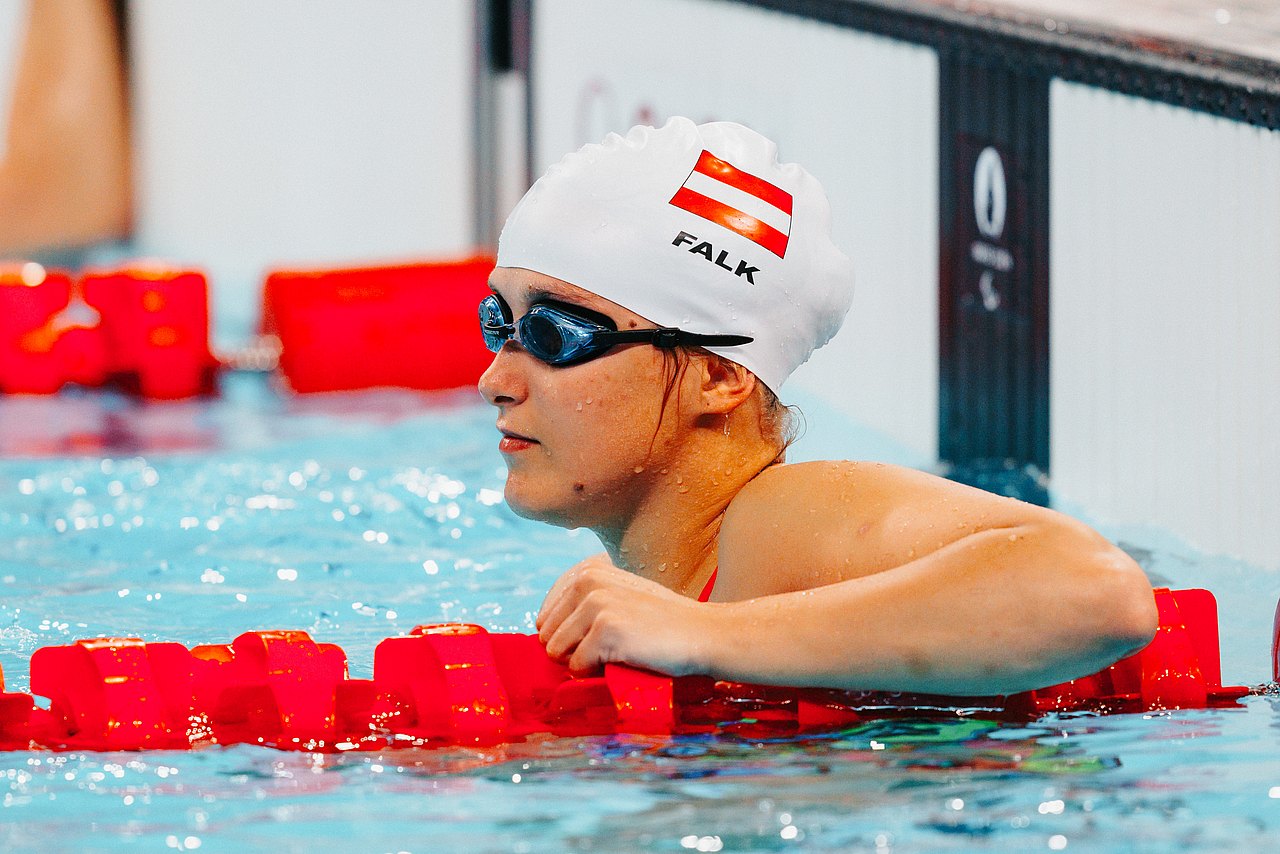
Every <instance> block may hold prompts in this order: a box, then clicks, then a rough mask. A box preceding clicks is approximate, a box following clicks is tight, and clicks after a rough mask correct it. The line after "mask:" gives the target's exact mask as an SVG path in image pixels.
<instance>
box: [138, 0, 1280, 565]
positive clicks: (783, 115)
mask: <svg viewBox="0 0 1280 854" xmlns="http://www.w3.org/2000/svg"><path fill="white" fill-rule="evenodd" d="M1197 2H1198V0H1187V3H1186V4H1185V5H1186V6H1188V8H1190V7H1191V6H1196V7H1197V8H1199V6H1204V7H1205V10H1208V11H1207V12H1206V14H1208V15H1209V16H1210V18H1212V17H1213V15H1214V14H1217V13H1220V12H1221V11H1222V10H1218V12H1217V13H1215V11H1214V9H1212V8H1210V6H1211V5H1212V4H1204V3H1199V4H1198V5H1197ZM969 5H970V4H965V3H961V2H959V0H956V2H951V1H950V0H946V2H932V3H925V2H917V0H894V2H888V0H807V2H803V3H794V2H781V0H778V2H773V1H772V0H650V2H646V3H643V4H636V3H626V2H621V0H590V2H588V0H510V2H498V0H446V2H441V3H433V4H431V8H430V10H429V11H427V10H426V7H425V6H422V5H421V4H414V3H387V4H380V5H379V6H378V9H377V10H363V9H362V10H361V11H360V12H359V13H356V12H354V11H353V10H352V9H353V7H350V6H348V5H345V4H342V3H338V2H331V0H327V2H325V3H324V4H322V6H321V8H320V9H316V8H315V7H314V5H308V4H302V3H297V2H282V3H279V4H273V5H272V7H271V8H270V9H268V10H263V9H261V8H258V7H257V6H256V5H253V4H249V3H247V2H245V0H237V2H230V3H222V4H216V3H204V4H170V3H164V2H157V0H134V2H131V3H130V4H129V9H130V20H131V24H132V37H131V40H132V57H133V59H132V71H133V90H134V108H135V116H134V119H135V125H136V127H137V132H138V133H137V137H138V152H137V154H138V164H137V174H138V178H137V181H138V187H139V217H138V231H137V244H138V248H139V249H141V250H142V251H144V252H153V253H156V254H161V255H164V256H167V257H170V258H175V259H176V260H182V261H195V262H197V263H202V264H204V265H206V266H209V267H210V268H211V272H212V273H213V278H214V292H215V294H216V297H215V299H216V300H217V301H218V302H219V305H218V306H216V308H217V318H218V322H219V324H221V328H223V329H226V328H236V329H241V330H243V329H246V328H248V326H249V324H250V323H251V317H252V314H253V312H254V311H255V304H256V289H257V287H258V283H259V282H260V276H261V272H262V271H263V270H264V269H266V268H268V267H270V266H273V265H281V264H296V263H327V262H330V261H333V262H340V263H344V264H345V263H352V262H359V261H361V260H378V261H381V260H387V259H394V258H403V257H419V256H423V255H449V254H454V255H456V254H461V253H464V252H467V251H468V250H470V249H471V248H472V247H473V246H474V245H475V244H476V243H481V244H483V243H485V242H487V241H491V240H492V236H493V234H494V233H495V231H496V228H497V223H498V222H499V221H500V220H501V219H502V218H503V216H504V215H505V213H506V211H507V210H508V209H509V208H510V206H511V204H512V203H513V201H514V199H515V198H516V197H517V195H518V192H519V189H520V187H522V186H523V185H524V182H525V181H526V180H527V178H528V175H529V174H537V173H539V172H541V171H542V170H543V169H545V168H546V166H548V165H549V164H550V163H552V162H554V161H555V160H557V159H558V158H559V157H560V156H561V155H562V154H564V153H565V152H567V151H570V150H572V149H573V148H575V147H577V146H578V145H580V144H582V143H583V142H586V141H588V140H594V139H598V138H599V137H600V136H602V135H603V134H604V133H605V132H607V131H609V130H624V129H626V128H627V127H629V126H630V125H632V124H634V123H637V122H655V123H657V122H661V121H663V120H665V119H666V118H667V117H669V116H671V115H674V114H687V115H689V116H692V117H693V118H695V119H698V120H709V119H718V118H732V119H738V120H741V121H745V122H748V123H750V124H752V125H754V126H755V127H757V128H759V129H760V130H761V131H763V132H765V133H766V134H768V135H770V136H772V137H774V138H775V139H777V141H778V142H779V143H780V146H781V150H782V153H783V156H784V157H785V158H787V159H792V160H795V161H798V162H801V163H803V164H805V165H806V166H807V167H808V168H809V169H810V170H811V171H812V172H814V173H815V174H816V175H818V176H819V178H820V179H821V180H822V181H823V183H824V184H825V186H826V187H827V189H828V192H829V194H830V196H831V200H832V205H833V212H834V228H835V232H836V238H837V240H838V241H839V242H840V243H841V244H842V245H844V246H846V247H847V248H848V249H849V251H850V254H851V255H852V256H853V257H854V259H855V263H856V265H857V271H858V285H857V291H856V297H855V303H854V309H853V312H852V314H851V316H850V320H849V322H848V323H847V325H846V328H845V330H844V331H843V332H842V333H841V335H840V336H838V337H837V338H836V339H835V341H833V342H832V344H831V345H830V346H829V347H827V348H826V349H824V350H823V351H820V352H819V354H817V356H816V357H815V358H814V359H813V361H812V362H811V363H810V364H809V365H806V366H805V367H804V368H802V369H801V372H800V373H799V374H797V376H796V378H795V381H794V384H793V385H794V395H795V396H798V397H799V398H802V399H810V400H812V399H814V398H818V399H821V401H822V402H823V404H824V406H826V407H829V409H830V411H832V412H835V413H837V414H839V415H840V416H841V417H847V418H848V419H849V421H850V423H854V422H856V423H859V424H863V425H866V426H867V427H869V428H871V429H872V430H874V431H877V432H878V433H880V434H882V435H884V436H885V437H886V438H887V439H888V440H890V441H892V442H893V443H896V444H897V445H899V446H900V447H902V448H903V449H905V451H904V454H905V456H907V457H910V458H914V459H920V460H924V461H933V460H937V459H939V458H941V459H944V460H947V461H951V462H956V463H960V464H979V465H983V464H987V465H1002V464H1004V462H1005V461H1006V460H1007V461H1009V462H1010V464H1011V465H1013V466H1015V467H1017V466H1021V465H1023V464H1031V465H1034V466H1036V467H1037V468H1039V469H1041V470H1044V471H1047V472H1048V473H1049V474H1050V476H1051V479H1052V480H1051V482H1052V484H1053V487H1054V491H1055V494H1056V495H1057V496H1059V497H1060V498H1062V499H1063V500H1065V501H1067V502H1070V504H1071V505H1072V506H1078V507H1084V508H1086V510H1087V511H1088V513H1089V514H1090V516H1091V517H1092V518H1093V520H1094V521H1097V522H1100V523H1104V524H1109V525H1150V526H1155V527H1159V528H1163V529H1167V530H1173V531H1177V532H1178V533H1179V534H1180V535H1182V536H1185V537H1186V538H1187V539H1188V540H1189V541H1191V543H1192V544H1193V545H1195V546H1198V547H1200V548H1202V549H1204V550H1206V551H1209V552H1220V553H1227V554H1232V555H1236V556H1239V557H1242V558H1244V559H1246V560H1248V561H1250V562H1253V563H1255V564H1257V565H1261V566H1266V567H1271V568H1275V567H1280V504H1278V503H1277V502H1275V501H1273V500H1271V499H1270V497H1269V496H1270V492H1271V485H1272V484H1273V483H1274V482H1275V481H1276V479H1277V475H1280V471H1277V469H1278V468H1280V434H1277V433H1276V431H1275V430H1274V429H1270V428H1271V425H1273V424H1274V423H1275V422H1276V416H1277V415H1278V414H1280V404H1277V403H1276V401H1275V398H1274V396H1273V395H1271V394H1269V393H1268V390H1270V389H1273V388H1275V387H1276V386H1277V382H1278V381H1280V311H1277V308H1280V306H1278V305H1277V304H1276V303H1277V301H1278V300H1280V281H1277V280H1278V279H1280V210H1278V209H1277V207H1278V204H1280V201H1278V200H1280V133H1278V132H1277V127H1280V44H1270V46H1269V47H1268V44H1269V43H1268V42H1267V41H1266V40H1265V39H1263V38H1261V37H1258V36H1257V34H1256V33H1255V34H1254V35H1253V36H1252V38H1253V41H1252V42H1250V41H1248V39H1247V38H1245V37H1244V36H1240V35H1237V36H1236V38H1235V41H1234V42H1232V41H1231V39H1227V40H1226V41H1223V39H1220V38H1214V39H1206V40H1205V42H1204V43H1194V42H1191V41H1177V40H1176V39H1177V38H1184V39H1193V38H1195V37H1196V35H1197V32H1198V31H1196V30H1195V29H1194V28H1192V29H1189V30H1186V29H1185V28H1184V30H1185V31H1178V32H1176V33H1173V34H1172V35H1170V34H1168V33H1165V34H1156V35H1154V36H1152V35H1150V34H1143V33H1140V32H1138V31H1137V30H1133V29H1130V27H1132V26H1140V25H1141V18H1140V15H1139V14H1138V13H1137V12H1134V11H1133V9H1132V8H1131V7H1133V8H1136V7H1137V6H1141V5H1142V4H1141V3H1138V4H1129V5H1127V6H1126V9H1129V10H1130V11H1129V12H1126V15H1127V19H1126V20H1118V18H1117V19H1115V20H1103V21H1101V22H1100V23H1099V22H1098V21H1097V20H1093V21H1091V20H1088V19H1085V18H1083V17H1081V16H1079V15H1076V16H1075V17H1073V16H1072V15H1071V14H1069V13H1068V12H1069V10H1070V9H1073V8H1074V9H1084V8H1085V7H1084V6H1083V5H1081V4H1079V3H1076V2H1073V0H1036V2H1035V3H1031V2H1027V0H1008V2H1007V3H1001V4H994V5H989V6H984V7H983V9H982V10H979V11H975V10H973V9H971V8H969ZM1148 5H1150V4H1148ZM251 6H252V9H253V11H250V8H251ZM1095 6H1096V7H1097V9H1104V10H1105V8H1108V7H1105V4H1104V5H1098V4H1095ZM1019 7H1021V9H1022V11H1021V12H1018V11H1017V10H1018V9H1019ZM1010 9H1012V10H1014V11H1010ZM1064 9H1065V10H1068V11H1063V10H1064ZM1097 9H1095V10H1094V13H1097V14H1102V13H1098V12H1097ZM1202 11H1203V10H1202ZM1059 13H1060V14H1059ZM1050 14H1052V17H1050ZM1108 14H1110V13H1108ZM1115 14H1116V16H1118V17H1125V16H1120V14H1119V12H1116V13H1115ZM1241 14H1242V15H1243V12H1242V13H1241ZM1258 14H1262V13H1258ZM248 20H253V21H254V26H252V27H248V26H245V24H244V22H245V21H248ZM1150 20H1151V21H1153V22H1155V21H1158V20H1159V19H1158V18H1156V17H1151V18H1150ZM1188 20H1190V19H1189V18H1188ZM1134 21H1137V22H1138V23H1137V24H1136V25H1135V24H1134ZM499 24H500V26H499ZM1220 29H1222V31H1223V32H1226V33H1228V35H1230V32H1236V33H1244V31H1243V30H1239V29H1237V30H1234V31H1231V30H1230V28H1220ZM1229 31H1230V32H1229ZM1245 35H1246V36H1247V35H1249V34H1248V33H1245ZM1273 41H1275V40H1274V39H1273ZM1257 45H1261V46H1262V47H1257ZM522 84H524V86H525V87H526V88H523V89H522ZM228 164H234V168H229V167H228ZM228 320H230V323H228ZM854 435H855V433H854V432H853V431H851V432H850V436H851V437H852V436H854ZM830 444H831V443H830V442H827V445H828V446H829V445H830ZM843 452H844V453H845V454H847V455H850V456H866V455H870V453H871V451H869V449H868V448H867V447H865V446H864V444H863V443H862V442H861V441H859V440H855V439H853V438H851V439H850V441H849V443H848V446H847V447H846V448H845V449H844V451H843Z"/></svg>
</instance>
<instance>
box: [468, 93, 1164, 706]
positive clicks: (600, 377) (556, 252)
mask: <svg viewBox="0 0 1280 854" xmlns="http://www.w3.org/2000/svg"><path fill="white" fill-rule="evenodd" d="M489 284H490V289H491V291H492V294H491V295H490V296H489V297H487V298H486V299H485V300H484V301H483V302H482V303H481V306H480V320H481V327H482V332H483V334H484V337H485V342H486V344H487V346H488V347H489V349H490V350H492V351H493V352H494V353H495V355H494V359H493V363H492V364H491V365H490V367H489V368H488V370H487V371H486V372H485V373H484V375H483V377H482V378H481V379H480V383H479V387H480V391H481V394H482V395H483V396H484V398H485V399H486V400H487V401H488V402H489V403H491V404H492V405H493V406H494V407H496V408H497V412H498V415H497V427H498V430H499V431H500V433H501V438H500V441H499V447H500V449H501V451H502V454H503V457H504V458H505V460H506V464H507V469H508V477H507V483H506V500H507V502H508V504H509V505H510V506H511V508H512V509H513V510H514V511H515V512H516V513H518V514H520V515H521V516H525V517H527V518H531V519H539V520H543V521H546V522H550V523H552V524H555V525H561V526H565V527H585V528H589V529H590V530H591V531H593V532H594V533H595V534H596V535H597V536H598V537H599V539H600V541H601V543H602V545H603V546H604V552H603V553H602V554H599V555H596V556H593V557H590V558H588V559H586V560H584V561H582V562H581V563H579V564H578V565H577V566H574V567H573V568H571V569H569V570H568V571H567V572H566V573H565V574H564V575H562V576H561V577H560V578H559V579H558V580H557V581H556V582H555V584H554V585H553V586H552V588H551V590H550V592H549V593H548V594H547V597H546V599H545V601H544V603H543V605H542V608H541V610H540V612H539V614H538V617H537V626H538V633H539V636H540V638H541V639H542V641H543V642H544V643H545V644H546V648H547V652H548V654H549V655H551V656H552V657H553V658H555V659H557V660H560V661H563V662H566V663H567V664H568V665H569V667H570V668H571V669H572V671H573V672H575V673H578V674H587V673H592V672H594V671H596V670H598V669H599V668H600V667H601V666H602V665H604V664H605V663H608V662H622V663H626V664H631V665H635V666H639V667H644V668H649V669H652V670H655V671H659V672H662V673H667V674H672V675H686V674H694V673H697V674H707V675H711V676H714V677H717V678H720V679H728V680H735V681H743V682H754V683H765V684H775V685H794V686H820V687H829V688H847V689H867V690H887V691H914V692H928V693H938V694H951V695H990V694H1007V693H1013V692H1017V691H1023V690H1028V689H1033V688H1039V687H1043V686H1046V685H1050V684H1055V683H1058V682H1062V681H1065V680H1067V679H1070V678H1073V677H1077V676H1081V675H1084V674H1087V673H1091V672H1094V671H1097V670H1099V669H1101V668H1103V667H1105V666H1107V665H1108V664H1111V663H1112V662H1114V661H1116V660H1117V659H1119V658H1120V657H1122V656H1124V655H1126V654H1127V653H1129V652H1132V651H1134V650H1136V649H1138V648H1141V647H1142V646H1144V645H1145V644H1146V643H1148V642H1149V641H1150V640H1151V638H1152V636H1153V635H1154V632H1155V628H1156V611H1155V605H1154V603H1153V597H1152V592H1151V588H1150V585H1149V584H1148V582H1147V580H1146V577H1145V576H1144V574H1143V572H1142V570H1141V569H1140V568H1139V567H1138V566H1137V565H1136V564H1135V563H1134V562H1133V561H1132V560H1131V559H1130V558H1129V557H1128V556H1127V555H1125V554H1124V552H1122V551H1120V550H1119V549H1118V548H1116V547H1115V546H1113V545H1111V544H1110V543H1108V542H1107V541H1106V540H1104V539H1103V538H1102V537H1101V536H1100V535H1098V534H1097V533H1095V532H1094V531H1092V530H1090V529H1089V528H1088V527H1086V526H1084V525H1083V524H1081V523H1079V522H1077V521H1075V520H1073V519H1071V518H1069V517H1067V516H1064V515H1062V514H1059V513H1056V512H1054V511H1051V510H1048V509H1044V508H1041V507H1036V506H1033V505H1030V504H1026V503H1023V502H1020V501H1016V500H1014V499H1011V498H1005V497H1000V496H996V495H992V494H990V493H987V492H983V491H981V490H978V489H973V488H971V487H968V486H963V485H961V484H957V483H953V482H951V481H947V480H945V479H942V478H939V477H934V476H932V475H928V474H924V473H921V472H918V471H914V470H909V469H904V468H899V467H895V466H890V465H883V464H877V463H870V462H845V461H837V462H811V463H798V464H787V463H786V462H785V455H786V449H787V445H788V442H789V435H790V433H789V431H790V424H789V417H790V412H789V411H788V410H787V409H786V408H785V407H784V406H783V405H782V404H781V403H780V402H779V398H778V394H779V392H781V390H782V387H783V384H784V383H785V381H786V379H787V377H788V376H790V374H791V373H792V371H794V370H795V369H796V367H798V366H799V365H800V364H801V363H802V362H804V361H805V360H806V359H807V358H808V357H809V355H810V354H811V353H812V351H813V350H814V349H816V348H817V347H819V346H821V345H823V344H825V343H826V342H827V341H828V340H829V339H830V338H831V337H832V336H833V335H834V334H835V333H836V331H837V329H838V328H839V326H840V324H841V322H842V321H843V318H844V315H845V313H846V312H847V310H848V308H849V305H850V303H851V300H852V288H853V274H852V265H851V263H850V261H849V259H848V258H847V257H845V255H844V254H843V253H842V252H841V251H840V250H839V249H838V248H837V247H836V246H835V245H834V244H833V243H832V242H831V237H830V208H829V205H828V202H827V198H826V195H825V194H824V193H823V191H822V189H821V187H820V186H819V184H818V183H817V181H816V180H815V179H814V178H813V177H812V176H811V175H809V174H808V173H807V172H806V171H804V170H803V169H802V168H800V167H799V166H797V165H795V164H791V163H779V162H778V160H777V151H776V146H775V145H774V144H773V143H772V142H770V141H768V140H767V139H765V138H764V137H762V136H760V135H759V134H757V133H755V132H753V131H751V130H749V129H748V128H745V127H743V126H741V125H737V124H733V123H728V122H715V123H709V124H703V125H695V124H694V123H693V122H691V121H689V120H687V119H681V118H676V119H672V120H671V121H670V122H668V123H667V124H666V126H664V127H662V128H660V129H654V128H649V127H637V128H634V129H632V130H631V131H630V132H629V133H628V134H627V135H626V136H625V137H623V136H619V135H616V134H613V135H610V136H609V137H608V138H607V139H606V140H605V141H604V142H603V143H602V144H598V145H587V146H585V147H584V148H582V149H581V150H580V151H578V152H576V153H574V154H571V155H569V156H567V157H566V158H564V160H562V161H561V162H560V163H559V164H557V165H555V166H553V167H552V168H551V169H550V170H549V171H548V172H547V174H546V175H545V176H544V177H543V178H541V179H540V180H539V181H538V182H537V183H536V184H535V185H534V186H533V188H532V189H530V190H529V192H528V193H527V194H526V195H525V197H524V198H523V200H521V202H520V203H519V205H517V207H516V208H515V210H514V211H513V212H512V214H511V216H510V218H509V219H508V220H507V223H506V225H505V227H504V229H503V231H502V235H501V238H500V241H499V247H498V258H497V268H496V269H495V270H494V271H493V274H492V275H491V277H490V283H489ZM856 369H857V368H856V366H850V370H856Z"/></svg>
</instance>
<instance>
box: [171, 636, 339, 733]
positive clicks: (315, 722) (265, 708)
mask: <svg viewBox="0 0 1280 854" xmlns="http://www.w3.org/2000/svg"><path fill="white" fill-rule="evenodd" d="M191 654H192V656H193V657H194V659H195V661H196V668H195V681H194V683H193V684H194V691H193V694H194V700H195V703H196V707H197V708H199V709H201V710H202V711H203V712H204V713H205V716H206V718H207V721H208V727H209V734H210V737H211V738H212V740H213V741H216V742H218V743H220V744H233V743H239V742H249V743H257V744H273V745H275V746H277V747H289V746H297V747H303V748H306V749H322V748H323V747H324V746H325V745H329V744H332V743H333V742H334V740H335V738H336V736H337V728H336V717H335V694H336V691H337V687H338V686H339V685H340V684H342V683H343V682H344V681H346V678H347V657H346V654H345V653H344V652H343V651H342V649H341V648H339V647H338V646H335V645H334V644H317V643H315V642H314V641H313V640H312V639H311V636H310V635H308V634H307V633H306V632H301V631H268V632H246V633H244V634H242V635H240V636H239V637H237V638H236V639H235V640H234V641H233V642H232V643H231V644H229V645H225V646H199V647H196V648H194V649H193V650H192V651H191Z"/></svg>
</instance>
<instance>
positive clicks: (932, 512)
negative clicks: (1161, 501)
mask: <svg viewBox="0 0 1280 854" xmlns="http://www.w3.org/2000/svg"><path fill="white" fill-rule="evenodd" d="M1038 522H1053V523H1054V524H1068V525H1069V524H1073V523H1072V522H1071V521H1070V520H1067V519H1066V517H1061V516H1059V514H1057V513H1054V512H1052V511H1049V510H1045V509H1044V508H1040V507H1036V506H1033V505H1030V504H1026V503H1024V502H1021V501H1017V500H1015V499H1012V498H1005V497H1002V496H997V495H993V494H991V493H989V492H984V491H982V490H979V489H974V488H972V487H968V486H964V485H962V484H958V483H955V482H953V481H949V480H946V479H944V478H941V477H937V476H936V475H931V474H928V473H925V472H921V471H917V470H915V469H909V468H904V467H901V466H894V465H889V464H886V463H875V462H853V461H829V462H826V461H824V462H808V463H796V464H791V465H777V466H773V467H770V468H768V469H766V470H765V471H763V472H761V474H760V475H758V476H757V477H756V478H755V479H754V480H752V481H751V482H750V483H749V484H747V485H746V486H745V487H743V489H742V490H741V491H740V492H739V493H738V495H737V496H736V497H735V498H734V500H733V502H732V503H731V504H730V505H729V509H728V512H727V513H726V514H725V518H724V523H723V526H722V528H721V531H720V543H719V552H720V569H721V574H720V580H719V581H718V582H717V585H716V594H715V597H714V598H715V599H717V600H731V599H741V598H750V597H753V596H762V595H768V594H771V593H783V592H788V591H792V590H804V589H809V588H812V587H819V586H822V585H825V584H833V583H835V582H838V581H843V580H846V579H849V578H856V577H861V576H865V575H872V574H874V573H877V572H883V571H885V570H887V569H891V568H893V567H897V566H902V565H903V564H906V563H909V562H910V561H912V560H915V559H917V558H920V557H924V556H925V555H928V554H931V553H932V552H935V551H937V550H938V549H941V548H944V547H946V546H947V545H949V544H951V543H953V542H956V541H957V540H959V539H961V538H962V537H964V536H966V535H969V534H972V533H976V532H979V531H982V530H985V529H991V528H1006V527H1008V528H1014V527H1018V526H1022V525H1028V524H1035V523H1038ZM1079 527H1080V528H1082V529H1083V526H1079Z"/></svg>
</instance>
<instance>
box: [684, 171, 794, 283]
mask: <svg viewBox="0 0 1280 854" xmlns="http://www.w3.org/2000/svg"><path fill="white" fill-rule="evenodd" d="M671 204H673V205H675V206H676V207H678V208H682V209H684V210H686V211H688V212H689V213H691V214H695V215H697V216H700V217H702V218H703V219H705V220H710V221H711V222H714V223H715V224H716V225H720V226H723V227H725V228H727V229H729V230H730V231H733V232H736V233H738V234H740V235H742V236H743V237H745V238H747V240H750V241H752V242H754V243H757V244H759V245H760V246H763V247H764V248H765V249H768V250H769V251H770V252H772V253H773V254H774V255H777V256H778V257H779V258H785V257H786V254H787V240H788V237H789V235H790V234H791V194H790V193H788V192H787V191H786V190H784V189H782V188H781V187H775V186H774V185H773V184H770V183H769V182H768V181H766V180H764V179H763V178H757V177H756V176H755V175H752V174H750V173H749V172H743V171H742V170H741V169H739V168H738V167H736V166H734V165H733V164H731V163H727V162H725V161H723V160H721V159H720V158H719V157H716V156H715V155H714V154H712V153H711V152H710V151H703V152H702V155H701V156H700V157H699V158H698V163H697V165H695V166H694V167H693V171H692V172H690V173H689V177H688V178H686V179H685V181H684V184H682V185H681V186H680V189H679V190H677V191H676V194H675V195H674V196H672V197H671Z"/></svg>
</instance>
